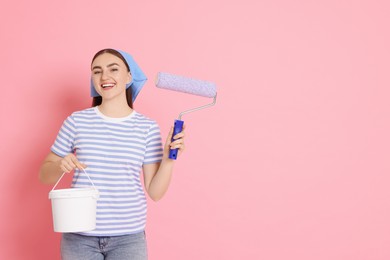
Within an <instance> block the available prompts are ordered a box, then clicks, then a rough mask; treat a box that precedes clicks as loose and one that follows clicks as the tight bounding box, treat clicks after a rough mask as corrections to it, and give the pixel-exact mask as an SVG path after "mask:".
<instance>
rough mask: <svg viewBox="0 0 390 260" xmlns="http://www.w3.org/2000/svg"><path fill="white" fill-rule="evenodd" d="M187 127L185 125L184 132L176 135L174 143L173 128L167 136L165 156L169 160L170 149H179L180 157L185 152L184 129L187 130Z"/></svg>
mask: <svg viewBox="0 0 390 260" xmlns="http://www.w3.org/2000/svg"><path fill="white" fill-rule="evenodd" d="M185 127H186V126H185V125H183V130H182V131H181V132H180V133H178V134H177V135H175V136H174V137H173V139H174V140H173V141H171V140H172V135H173V127H172V128H171V130H170V131H169V134H168V136H167V140H166V141H165V146H164V156H165V157H166V158H168V156H169V150H170V149H176V148H178V149H179V150H178V156H179V155H180V154H181V153H182V152H183V151H184V149H185V145H184V138H185V132H184V129H185Z"/></svg>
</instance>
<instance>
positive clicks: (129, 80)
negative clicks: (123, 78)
mask: <svg viewBox="0 0 390 260" xmlns="http://www.w3.org/2000/svg"><path fill="white" fill-rule="evenodd" d="M132 80H133V77H132V76H131V74H130V72H128V73H127V82H126V84H129V83H130V82H131V81H132Z"/></svg>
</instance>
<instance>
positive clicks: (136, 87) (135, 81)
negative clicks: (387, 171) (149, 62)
mask: <svg viewBox="0 0 390 260" xmlns="http://www.w3.org/2000/svg"><path fill="white" fill-rule="evenodd" d="M116 51H118V52H119V53H120V54H121V55H122V56H123V58H125V60H126V62H127V65H129V68H130V73H131V78H132V79H131V82H130V83H129V84H126V89H128V88H129V87H131V93H132V96H133V102H134V100H135V98H136V97H137V95H138V93H139V92H140V91H141V89H142V87H143V86H144V85H145V82H146V80H147V77H146V76H145V74H144V73H143V72H142V70H141V68H140V67H139V66H138V64H137V63H136V62H135V60H134V59H133V57H132V56H131V55H130V54H128V53H126V52H124V51H121V50H116ZM98 96H100V95H99V93H97V92H96V90H95V87H94V85H93V82H92V79H91V97H98Z"/></svg>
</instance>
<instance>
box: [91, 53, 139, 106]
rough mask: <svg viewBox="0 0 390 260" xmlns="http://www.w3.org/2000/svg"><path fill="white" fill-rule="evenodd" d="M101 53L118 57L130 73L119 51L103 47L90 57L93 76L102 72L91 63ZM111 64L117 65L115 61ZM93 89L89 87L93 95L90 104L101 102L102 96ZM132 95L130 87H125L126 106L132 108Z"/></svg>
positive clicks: (96, 104) (95, 104)
mask: <svg viewBox="0 0 390 260" xmlns="http://www.w3.org/2000/svg"><path fill="white" fill-rule="evenodd" d="M102 54H111V55H113V56H115V57H117V58H118V59H120V60H121V61H122V62H123V64H125V66H126V69H127V71H128V72H129V73H130V74H131V72H130V68H129V65H128V64H127V62H126V60H125V59H124V57H123V56H122V55H121V53H120V52H119V51H116V50H113V49H103V50H101V51H99V52H97V53H96V54H95V56H94V57H93V59H92V64H91V66H92V74H93V76H94V75H97V74H99V73H101V72H102V68H101V67H99V66H94V65H93V62H94V61H95V60H96V58H97V57H99V56H101V55H102ZM112 65H117V66H119V65H118V64H117V63H112ZM115 69H117V68H115ZM93 78H96V77H93ZM145 80H146V77H145ZM94 90H95V89H94V88H91V95H92V96H93V99H92V106H98V105H100V104H101V103H102V97H101V96H100V95H99V94H98V93H97V92H96V91H95V92H94ZM132 96H133V95H132V89H131V88H127V89H126V100H127V104H128V106H129V107H131V108H133V97H132Z"/></svg>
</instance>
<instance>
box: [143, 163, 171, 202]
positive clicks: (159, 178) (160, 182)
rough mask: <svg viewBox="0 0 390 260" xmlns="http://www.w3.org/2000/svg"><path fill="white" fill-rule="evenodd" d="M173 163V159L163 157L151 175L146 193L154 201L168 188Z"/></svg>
mask: <svg viewBox="0 0 390 260" xmlns="http://www.w3.org/2000/svg"><path fill="white" fill-rule="evenodd" d="M173 165H174V161H173V160H171V159H164V160H163V161H162V162H161V164H160V166H159V168H158V170H157V172H156V174H155V175H154V176H153V179H152V181H151V182H150V185H149V188H148V194H149V196H150V198H151V199H153V200H154V201H158V200H160V199H161V198H162V197H163V196H164V194H165V192H166V191H167V190H168V187H169V184H170V182H171V178H172V172H173Z"/></svg>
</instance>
